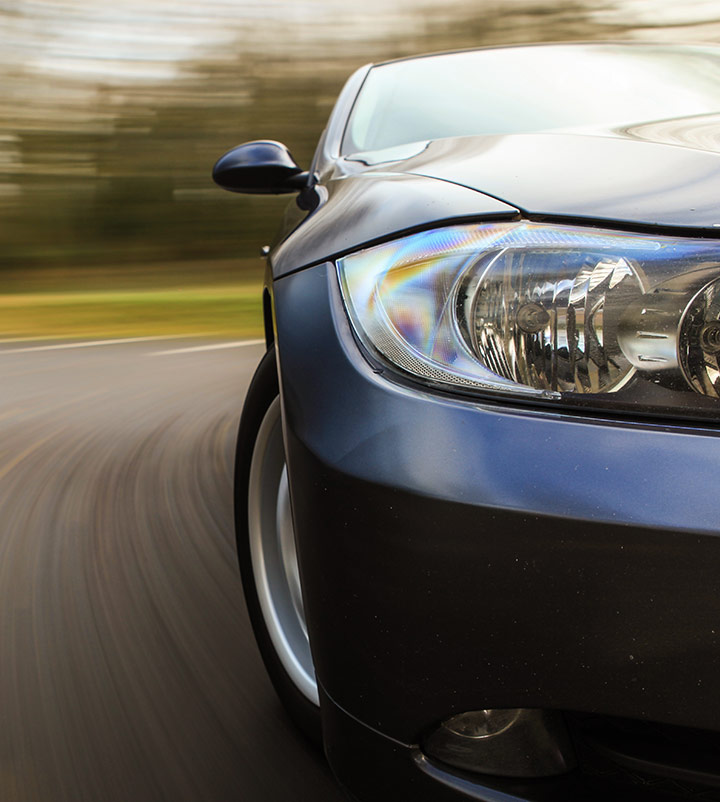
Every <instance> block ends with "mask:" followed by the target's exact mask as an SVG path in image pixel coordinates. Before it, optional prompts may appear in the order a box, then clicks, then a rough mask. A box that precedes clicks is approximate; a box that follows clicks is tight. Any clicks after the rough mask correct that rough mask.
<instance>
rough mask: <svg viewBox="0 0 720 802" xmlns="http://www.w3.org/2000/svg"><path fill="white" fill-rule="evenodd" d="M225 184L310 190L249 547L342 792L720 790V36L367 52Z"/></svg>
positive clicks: (293, 252) (261, 382) (254, 386)
mask: <svg viewBox="0 0 720 802" xmlns="http://www.w3.org/2000/svg"><path fill="white" fill-rule="evenodd" d="M214 178H215V181H216V182H217V183H218V184H219V185H220V186H221V187H223V188H225V189H227V190H231V191H234V192H247V193H278V194H280V193H292V194H293V195H294V197H292V198H291V199H290V205H289V207H288V209H287V212H286V214H285V217H284V219H283V221H282V224H281V227H280V231H279V234H278V237H277V240H276V242H275V244H274V245H273V246H272V248H271V249H270V250H269V254H268V260H267V275H266V282H265V286H264V289H263V294H262V303H263V310H264V321H265V338H266V342H267V353H266V354H265V356H264V357H263V359H262V361H261V362H260V365H259V367H258V369H257V373H256V374H255V377H254V378H253V380H252V383H251V386H250V389H249V391H248V394H247V398H246V400H245V403H244V408H243V411H242V417H241V423H240V430H239V436H238V448H237V462H236V472H235V494H236V498H235V504H236V529H237V542H238V553H239V561H240V569H241V573H242V580H243V585H244V590H245V595H246V599H247V606H248V610H249V613H250V617H251V619H252V623H253V627H254V631H255V635H256V639H257V642H258V645H259V648H260V651H261V653H262V656H263V658H264V661H265V664H266V666H267V671H268V673H269V675H270V677H271V679H272V681H273V683H274V685H275V688H276V689H277V692H278V694H279V696H280V697H281V699H282V701H283V702H284V704H285V706H286V708H287V710H288V711H289V713H290V715H291V717H292V718H293V720H294V721H295V722H296V723H297V724H298V725H299V726H300V727H301V728H302V729H303V730H304V732H305V733H306V734H307V735H308V736H309V737H310V738H312V739H314V740H315V741H316V742H317V743H321V742H322V743H323V745H324V749H325V753H326V755H327V759H328V761H329V763H330V766H331V767H332V770H333V771H334V773H335V775H336V777H337V778H338V780H339V782H340V784H341V785H342V786H343V787H344V788H345V789H346V790H347V792H348V793H349V794H350V795H351V796H352V797H353V798H354V799H357V800H368V801H372V802H377V800H408V799H412V800H416V801H417V800H447V801H448V802H449V801H450V800H461V799H462V800H468V799H473V800H486V801H487V802H490V800H493V802H500V800H503V802H513V801H514V802H517V801H518V800H573V801H574V802H575V801H576V800H592V799H602V800H608V799H635V800H646V799H658V798H665V795H669V797H668V798H673V797H677V798H693V799H720V790H718V789H720V694H718V689H717V680H718V672H719V671H720V538H719V537H718V535H720V516H719V514H718V490H719V487H720V484H719V482H720V480H719V477H720V430H719V429H718V421H719V420H720V416H719V411H720V400H719V396H720V49H718V48H717V47H714V46H700V45H697V46H691V45H670V44H637V43H628V42H626V43H573V44H551V45H528V46H512V47H499V48H484V49H483V48H480V49H475V50H468V51H459V52H451V53H440V54H431V55H423V56H418V57H413V58H406V59H399V60H394V61H388V62H384V63H379V64H373V65H369V66H366V67H363V68H362V69H359V70H358V71H357V72H355V73H354V74H353V75H352V76H351V77H350V78H349V80H348V81H347V83H346V85H345V87H344V88H343V89H342V91H341V93H340V95H339V97H338V100H337V102H336V105H335V107H334V109H333V111H332V114H331V116H330V119H329V122H328V125H327V128H326V129H325V131H324V132H323V134H322V136H321V138H320V140H319V144H318V146H317V151H316V153H315V156H314V159H313V161H312V163H311V164H310V165H309V167H308V169H307V170H304V169H302V168H301V167H300V166H299V165H298V164H296V162H295V161H294V159H293V157H292V156H291V154H290V152H289V150H288V149H287V148H286V147H285V146H284V145H282V144H280V143H278V142H275V141H272V140H259V141H256V142H251V143H246V144H243V145H240V146H238V147H236V148H233V149H232V150H230V151H229V152H228V153H226V154H225V155H224V156H222V157H221V158H220V159H219V161H218V162H217V164H216V165H215V168H214Z"/></svg>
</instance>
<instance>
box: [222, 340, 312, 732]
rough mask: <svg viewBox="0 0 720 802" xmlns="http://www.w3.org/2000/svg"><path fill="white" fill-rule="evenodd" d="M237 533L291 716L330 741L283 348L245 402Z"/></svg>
mask: <svg viewBox="0 0 720 802" xmlns="http://www.w3.org/2000/svg"><path fill="white" fill-rule="evenodd" d="M234 484H235V534H236V537H237V550H238V559H239V562H240V574H241V577H242V584H243V590H244V592H245V599H246V601H247V608H248V613H249V615H250V622H251V624H252V627H253V631H254V633H255V639H256V641H257V644H258V647H259V649H260V654H261V655H262V659H263V662H264V663H265V667H266V669H267V672H268V675H269V676H270V679H271V681H272V684H273V686H274V687H275V691H276V692H277V694H278V696H279V697H280V700H281V701H282V703H283V705H284V706H285V709H286V710H287V712H288V714H289V715H290V718H291V719H292V720H293V721H294V723H295V724H296V725H297V726H298V727H299V728H300V729H301V730H302V732H304V733H305V735H307V736H308V737H309V738H310V739H311V740H312V741H313V742H314V743H316V744H317V745H320V744H321V742H322V735H321V726H320V708H319V703H318V691H317V683H316V681H315V671H314V667H313V664H312V656H311V654H310V644H309V640H308V636H307V628H306V627H305V618H304V612H303V607H302V595H301V588H300V577H299V571H298V568H297V557H296V555H295V539H294V533H293V528H292V514H291V508H290V497H289V493H288V484H287V468H286V465H285V450H284V446H283V439H282V420H281V411H280V397H279V391H278V377H277V364H276V357H275V349H274V347H273V348H271V349H270V350H269V351H268V352H267V353H266V354H265V356H264V357H263V359H262V361H261V362H260V364H259V365H258V368H257V370H256V371H255V375H254V376H253V379H252V382H251V384H250V389H249V390H248V394H247V397H246V399H245V405H244V407H243V412H242V417H241V419H240V430H239V433H238V443H237V452H236V457H235V483H234Z"/></svg>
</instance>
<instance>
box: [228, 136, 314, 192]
mask: <svg viewBox="0 0 720 802" xmlns="http://www.w3.org/2000/svg"><path fill="white" fill-rule="evenodd" d="M212 176H213V181H215V183H216V184H217V185H218V186H219V187H222V188H223V189H227V190H229V191H230V192H247V193H250V194H252V195H281V194H283V193H285V192H299V191H300V190H301V189H303V187H305V186H307V183H308V178H309V174H308V173H306V172H303V170H302V168H301V167H298V165H297V164H296V163H295V159H293V157H292V156H291V155H290V151H289V150H288V149H287V148H286V147H285V145H283V144H282V143H280V142H273V141H272V140H262V141H257V142H246V143H245V144H244V145H238V146H237V147H236V148H233V149H232V150H229V151H228V152H227V153H226V154H225V155H224V156H221V157H220V158H219V159H218V160H217V162H216V163H215V166H214V167H213V173H212Z"/></svg>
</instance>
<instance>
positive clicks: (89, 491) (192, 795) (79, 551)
mask: <svg viewBox="0 0 720 802" xmlns="http://www.w3.org/2000/svg"><path fill="white" fill-rule="evenodd" d="M49 345H50V344H48V343H43V342H2V343H0V711H1V716H2V719H1V721H2V726H0V798H1V799H2V800H3V801H4V802H15V800H18V801H22V802H29V801H30V800H42V801H43V802H50V801H52V802H64V801H65V800H68V802H84V800H87V801H88V802H114V800H118V802H121V801H122V802H130V801H132V802H145V801H146V800H147V802H161V801H162V800H172V802H183V800H192V802H198V801H202V802H216V801H217V802H229V801H230V800H243V802H274V801H275V800H283V802H288V801H293V800H300V801H301V802H305V800H308V802H310V801H312V802H326V801H327V802H334V801H335V800H338V801H339V800H341V799H343V797H342V794H341V793H340V791H339V790H338V789H337V787H336V785H335V783H334V781H333V779H332V777H331V776H330V774H329V772H328V770H327V768H326V767H325V764H324V763H323V762H322V760H321V758H320V757H319V756H318V755H316V754H315V753H314V752H313V750H312V748H311V747H310V746H309V745H308V744H306V742H305V741H304V740H303V739H302V737H300V736H299V735H297V734H296V733H295V731H294V730H293V729H292V728H291V726H290V724H289V722H288V721H287V719H286V718H285V716H284V714H283V712H282V710H281V708H280V706H279V703H278V702H277V700H276V698H275V696H274V694H273V691H272V688H271V687H270V685H269V682H268V680H267V679H266V677H265V674H264V671H263V668H262V664H261V661H260V658H259V655H258V653H257V651H256V648H255V643H254V641H253V638H252V633H251V630H250V625H249V623H248V619H247V615H246V613H245V609H244V601H243V598H242V590H241V587H240V580H239V577H238V572H237V567H236V555H235V546H234V543H233V532H232V521H231V516H232V512H231V476H232V451H233V447H234V438H235V432H236V428H237V422H238V417H239V414H240V407H241V404H242V399H243V397H244V394H245V391H246V389H247V385H248V383H249V381H250V377H251V375H252V371H253V369H254V366H255V364H256V362H257V361H258V359H259V357H260V354H261V352H262V346H260V345H247V346H244V347H239V346H238V347H226V348H221V349H216V348H213V349H207V348H205V349H203V350H187V349H196V348H198V347H199V346H200V347H202V344H201V343H198V342H188V341H182V340H178V339H172V340H156V339H152V340H143V341H138V342H126V343H116V344H112V345H108V344H104V345H103V344H98V345H90V346H87V347H81V348H78V347H73V348H65V347H54V346H53V347H48V346H49ZM55 345H57V344H55ZM60 345H63V344H60Z"/></svg>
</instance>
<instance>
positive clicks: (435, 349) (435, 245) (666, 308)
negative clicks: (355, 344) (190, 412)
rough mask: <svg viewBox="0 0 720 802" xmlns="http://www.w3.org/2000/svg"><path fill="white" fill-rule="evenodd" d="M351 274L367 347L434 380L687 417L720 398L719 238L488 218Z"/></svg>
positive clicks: (365, 263)
mask: <svg viewBox="0 0 720 802" xmlns="http://www.w3.org/2000/svg"><path fill="white" fill-rule="evenodd" d="M338 273H339V278H340V283H341V287H342V292H343V297H344V300H345V303H346V307H347V311H348V314H349V317H350V320H351V322H352V324H353V327H354V329H355V332H356V334H357V335H358V337H359V338H360V340H361V341H362V342H363V344H364V345H365V346H366V347H367V348H368V349H369V350H370V351H371V352H373V353H374V354H375V355H376V356H379V357H380V358H381V359H382V360H383V361H385V362H388V363H390V364H391V365H392V366H393V367H395V368H399V369H400V370H401V371H402V372H404V373H406V374H410V375H411V376H413V377H415V378H416V379H420V380H422V381H424V382H427V383H430V384H440V385H454V386H457V387H460V388H466V389H470V388H476V389H477V390H479V391H489V392H497V393H503V394H507V393H510V394H512V395H519V396H525V397H528V396H530V397H537V398H544V399H553V400H555V401H561V400H562V401H567V402H569V403H585V404H587V403H588V402H590V401H591V400H593V401H595V402H598V403H599V404H600V406H606V405H607V403H608V402H611V403H612V404H613V405H614V406H616V405H617V403H618V402H620V401H621V400H622V401H624V402H625V403H626V404H627V405H628V406H632V407H637V405H638V404H640V405H641V406H642V407H644V408H646V409H648V410H655V409H657V410H658V411H661V410H668V409H676V408H680V407H681V408H683V410H684V412H685V413H687V412H688V408H689V407H690V408H691V407H695V408H698V407H699V408H700V410H701V411H704V412H706V413H707V411H709V410H710V409H711V408H712V409H714V407H715V404H714V403H711V404H709V402H710V398H717V397H718V396H720V242H718V241H717V240H713V239H701V238H695V239H690V238H673V237H659V236H657V237H656V236H650V235H639V234H633V233H627V232H621V231H611V230H604V229H596V228H589V227H588V228H584V227H580V226H562V225H549V224H548V225H546V224H539V223H531V222H527V221H519V222H511V223H506V222H503V223H481V224H475V225H461V226H453V227H448V228H440V229H435V230H432V231H426V232H421V233H419V234H413V235H410V236H408V237H404V238H402V239H399V240H396V241H394V242H389V243H387V244H383V245H379V246H376V247H374V248H369V249H367V250H365V251H361V252H359V253H356V254H352V255H350V256H346V257H344V258H342V259H340V260H338ZM700 396H702V398H701V397H700ZM690 411H691V412H693V411H697V409H695V410H692V409H691V410H690Z"/></svg>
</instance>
